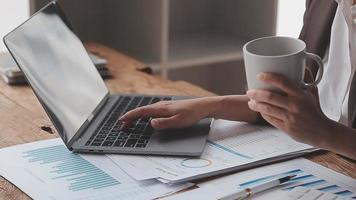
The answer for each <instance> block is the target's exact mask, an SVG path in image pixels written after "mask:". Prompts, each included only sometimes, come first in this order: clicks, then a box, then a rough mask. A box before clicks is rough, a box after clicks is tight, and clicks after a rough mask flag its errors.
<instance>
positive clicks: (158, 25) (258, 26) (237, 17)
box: [30, 0, 277, 93]
mask: <svg viewBox="0 0 356 200" xmlns="http://www.w3.org/2000/svg"><path fill="white" fill-rule="evenodd" d="M49 1H50V0H30V8H31V10H30V11H31V13H33V12H35V11H36V10H38V9H39V8H41V7H42V6H43V5H44V4H46V3H48V2H49ZM58 1H59V2H60V4H61V5H62V7H63V9H64V12H65V13H66V15H67V16H68V18H69V21H70V22H71V23H72V24H73V27H74V29H75V30H76V32H77V34H78V36H79V37H80V38H81V39H82V40H83V41H94V42H99V43H102V44H105V45H107V46H110V47H113V48H115V49H117V50H119V51H120V52H123V53H126V54H128V55H129V56H131V57H133V58H136V59H137V60H140V61H142V62H144V63H147V64H148V65H149V66H151V67H152V68H153V69H154V71H155V72H157V73H160V74H161V75H162V76H164V77H166V78H168V77H169V76H170V75H172V74H176V76H175V75H174V77H173V78H174V79H175V80H178V79H179V78H181V79H182V80H188V79H187V78H186V77H188V76H189V77H191V74H194V73H193V71H194V68H198V69H199V70H195V71H199V73H195V75H196V76H198V77H197V78H201V79H204V78H205V77H202V76H203V75H199V74H206V75H207V76H208V74H209V73H211V72H210V71H211V70H213V69H212V68H218V67H219V66H227V67H223V68H221V69H222V70H217V71H214V73H216V76H222V77H224V76H225V71H224V70H227V71H229V70H230V69H231V68H232V66H240V67H238V68H237V69H236V70H238V72H235V73H238V74H242V73H244V71H243V64H241V63H242V59H243V54H242V47H243V45H244V43H245V42H247V41H249V40H251V39H254V38H257V37H262V36H268V35H274V34H275V26H276V13H277V0H264V1H261V0H149V1H148V0H119V1H118V0H105V1H98V0H75V1H73V0H58ZM204 68H206V69H204ZM204 70H205V71H206V72H207V73H201V72H203V71H204ZM178 71H179V72H178ZM193 79H194V78H192V80H193ZM219 81H224V80H219ZM221 84H222V85H225V87H231V88H230V89H229V88H227V89H224V88H223V87H219V88H220V89H221V93H226V91H236V90H235V89H236V88H244V84H245V83H244V82H243V81H241V82H240V84H241V85H240V86H238V87H235V86H230V85H229V81H226V82H225V83H221ZM200 86H202V87H204V88H206V89H208V90H214V91H215V92H217V93H220V92H219V91H217V90H218V89H217V88H216V87H213V85H212V84H206V85H205V86H204V85H201V84H200ZM232 87H234V88H232Z"/></svg>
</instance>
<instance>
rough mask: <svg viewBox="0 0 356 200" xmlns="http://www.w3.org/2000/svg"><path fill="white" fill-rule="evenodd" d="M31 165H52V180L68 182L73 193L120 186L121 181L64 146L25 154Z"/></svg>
mask: <svg viewBox="0 0 356 200" xmlns="http://www.w3.org/2000/svg"><path fill="white" fill-rule="evenodd" d="M23 157H24V158H25V159H27V160H28V162H30V163H37V164H39V165H51V171H50V174H51V175H53V176H51V179H52V180H66V181H67V182H68V183H69V186H68V189H69V190H71V191H74V192H75V191H82V190H88V189H92V190H95V189H100V188H105V187H110V186H114V185H118V184H120V182H119V181H117V180H116V179H114V178H112V177H111V176H110V175H108V174H107V173H105V172H104V171H102V170H101V169H99V168H98V167H96V166H95V165H93V164H91V163H90V162H88V161H87V160H85V159H84V158H82V157H80V156H79V155H77V154H74V153H71V152H70V151H68V149H67V148H66V147H65V146H63V145H57V146H52V147H47V148H40V149H36V150H31V151H26V152H24V155H23Z"/></svg>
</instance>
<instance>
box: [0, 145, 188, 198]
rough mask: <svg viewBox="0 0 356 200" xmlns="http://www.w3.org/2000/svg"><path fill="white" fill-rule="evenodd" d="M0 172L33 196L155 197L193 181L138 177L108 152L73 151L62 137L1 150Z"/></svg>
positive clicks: (183, 186)
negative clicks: (179, 182)
mask: <svg viewBox="0 0 356 200" xmlns="http://www.w3.org/2000/svg"><path fill="white" fill-rule="evenodd" d="M0 163H1V164H0V175H1V176H3V177H4V178H6V179H7V180H9V181H10V182H12V183H13V184H15V185H16V186H17V187H18V188H20V189H21V190H22V191H24V192H25V193H27V194H28V195H29V196H30V197H32V198H33V199H51V200H53V199H85V200H96V199H130V200H131V199H152V198H155V197H159V196H162V195H164V194H167V193H171V192H175V191H177V190H180V189H182V188H185V187H187V186H191V184H185V185H180V186H168V185H165V184H162V183H160V182H158V181H140V182H138V181H135V180H133V179H132V178H130V177H129V176H128V175H127V174H126V173H125V172H123V171H122V170H121V169H120V168H119V167H118V166H117V165H116V164H115V163H113V162H112V161H111V160H110V159H109V158H108V157H107V156H105V155H79V154H74V153H72V152H70V151H69V150H68V149H67V148H66V147H65V146H64V144H63V142H62V141H61V140H60V139H53V140H45V141H40V142H35V143H29V144H24V145H18V146H14V147H9V148H4V149H1V150H0Z"/></svg>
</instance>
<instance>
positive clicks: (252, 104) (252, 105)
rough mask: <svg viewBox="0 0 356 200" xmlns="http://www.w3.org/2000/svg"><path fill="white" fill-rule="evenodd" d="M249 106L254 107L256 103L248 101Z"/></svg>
mask: <svg viewBox="0 0 356 200" xmlns="http://www.w3.org/2000/svg"><path fill="white" fill-rule="evenodd" d="M247 104H248V106H249V107H254V105H255V101H248V102H247Z"/></svg>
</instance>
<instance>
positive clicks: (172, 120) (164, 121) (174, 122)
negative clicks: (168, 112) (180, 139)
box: [151, 116, 181, 130]
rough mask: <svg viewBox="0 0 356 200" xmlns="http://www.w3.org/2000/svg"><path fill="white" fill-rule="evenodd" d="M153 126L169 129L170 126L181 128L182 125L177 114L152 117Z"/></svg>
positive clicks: (159, 128)
mask: <svg viewBox="0 0 356 200" xmlns="http://www.w3.org/2000/svg"><path fill="white" fill-rule="evenodd" d="M151 126H152V127H153V128H154V129H158V130H161V129H168V128H181V125H180V123H179V118H178V117H177V116H172V117H168V118H155V119H152V120H151Z"/></svg>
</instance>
